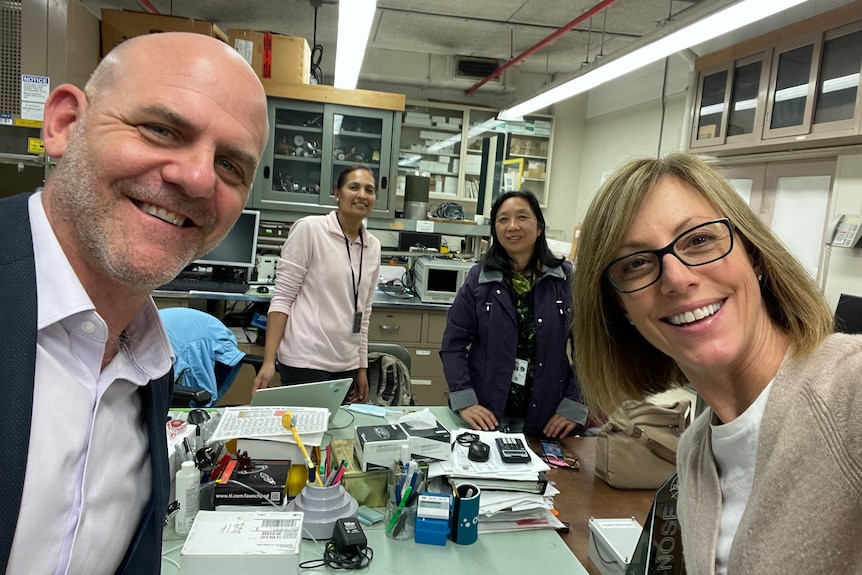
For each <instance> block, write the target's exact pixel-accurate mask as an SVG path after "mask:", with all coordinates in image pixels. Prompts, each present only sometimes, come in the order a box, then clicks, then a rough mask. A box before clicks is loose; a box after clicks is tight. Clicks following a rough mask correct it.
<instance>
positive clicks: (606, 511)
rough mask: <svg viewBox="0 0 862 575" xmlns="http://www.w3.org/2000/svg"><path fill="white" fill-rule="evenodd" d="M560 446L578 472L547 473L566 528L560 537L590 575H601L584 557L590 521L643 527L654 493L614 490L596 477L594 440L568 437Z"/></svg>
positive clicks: (586, 554) (534, 445)
mask: <svg viewBox="0 0 862 575" xmlns="http://www.w3.org/2000/svg"><path fill="white" fill-rule="evenodd" d="M532 443H533V447H534V448H538V447H539V442H538V441H537V440H536V441H533V442H532ZM560 443H562V444H563V450H564V451H565V452H566V455H567V456H571V457H574V458H575V459H577V460H578V461H579V462H580V464H581V469H580V471H571V470H567V469H553V470H551V471H549V472H548V479H549V480H552V481H554V482H555V483H556V485H557V489H559V490H560V493H559V495H557V496H556V497H554V507H555V508H556V509H557V511H559V512H560V517H559V518H560V521H564V522H566V523H568V524H569V532H568V533H567V534H563V535H561V537H562V538H563V540H564V541H565V542H566V545H568V546H569V549H571V550H572V553H574V554H575V556H576V557H577V558H578V559H579V560H580V562H581V563H583V565H584V566H585V567H586V568H587V571H588V572H589V573H590V575H601V573H600V572H599V570H598V569H597V568H596V566H595V565H593V563H592V561H590V559H589V557H588V552H589V545H590V526H589V520H590V518H591V517H594V518H596V519H604V518H628V517H634V518H635V520H636V521H637V522H638V523H640V524H641V525H643V524H644V521H646V517H647V515H648V514H649V510H650V507H652V501H653V498H654V496H655V491H654V490H652V489H616V488H614V487H611V486H610V485H608V484H607V483H605V482H604V481H602V480H601V479H599V478H598V477H596V438H595V437H569V438H566V439H564V440H562V441H561V442H560ZM536 450H537V451H539V450H538V449H536Z"/></svg>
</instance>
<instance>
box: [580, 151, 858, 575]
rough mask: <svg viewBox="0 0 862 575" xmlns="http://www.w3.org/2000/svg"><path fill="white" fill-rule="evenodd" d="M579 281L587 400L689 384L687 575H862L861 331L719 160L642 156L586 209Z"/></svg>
mask: <svg viewBox="0 0 862 575" xmlns="http://www.w3.org/2000/svg"><path fill="white" fill-rule="evenodd" d="M584 221H585V225H584V226H583V229H582V232H581V240H580V246H579V258H578V264H577V269H576V272H575V281H574V286H573V298H574V300H573V301H574V308H575V317H574V333H575V338H574V341H575V356H576V361H577V365H578V373H579V375H580V378H581V385H582V388H583V390H584V395H585V397H586V399H587V403H588V405H589V406H590V409H591V410H593V411H594V412H596V411H598V412H600V413H603V414H607V413H609V412H611V411H612V410H613V409H615V408H616V407H617V406H618V405H619V404H620V403H621V402H622V401H623V400H625V399H630V398H642V397H644V396H647V395H649V394H653V393H656V392H661V391H664V390H667V389H669V388H671V387H673V386H676V385H679V384H682V383H685V382H688V383H690V384H691V385H692V386H693V387H694V389H695V390H696V391H697V393H698V394H699V395H700V397H701V398H703V400H704V401H705V402H706V404H707V405H708V406H709V409H707V410H705V411H704V413H702V414H701V415H700V416H698V418H697V420H696V421H695V423H694V425H693V426H692V427H691V428H690V429H689V430H688V431H686V433H685V434H684V435H683V437H682V439H681V441H680V446H679V451H678V455H677V469H678V472H679V477H680V492H679V509H678V511H679V517H680V523H681V526H682V539H683V549H684V552H685V563H686V569H687V572H688V573H689V574H713V573H717V574H722V573H860V572H862V551H860V547H859V541H862V506H860V504H859V501H860V498H862V427H860V425H859V423H860V422H862V392H860V390H862V387H860V380H862V337H858V336H848V335H841V334H833V333H832V331H833V328H832V325H833V320H832V314H831V312H830V309H829V307H828V306H827V303H826V301H825V300H824V299H823V297H822V296H821V295H820V294H819V292H818V290H817V288H816V286H815V283H814V281H813V279H812V278H811V277H810V276H809V275H808V273H807V272H806V271H805V270H804V269H803V268H802V266H801V265H800V264H799V263H798V262H797V261H796V259H795V258H794V257H793V255H791V254H790V252H788V251H787V249H786V248H785V247H784V245H783V244H782V243H781V242H780V241H779V240H778V239H777V238H776V237H775V236H774V235H773V234H772V232H771V231H770V230H769V228H768V227H767V226H766V225H764V224H763V222H761V220H760V219H759V218H758V216H757V215H756V214H755V213H754V212H753V211H752V210H751V209H750V208H749V207H748V205H747V204H746V203H745V202H744V200H743V199H742V198H741V197H740V196H739V194H737V193H736V191H735V190H734V189H733V188H732V187H731V186H730V185H729V184H728V183H727V181H726V180H724V179H723V178H722V177H721V175H720V174H718V173H717V172H716V171H715V170H714V169H712V168H711V167H709V166H708V165H706V164H705V163H703V162H702V161H701V160H699V159H697V158H695V157H694V156H691V155H686V154H674V155H671V156H669V157H667V158H665V159H661V160H657V159H644V160H637V161H633V162H631V163H629V164H627V165H625V166H623V167H622V168H620V169H618V170H617V171H616V172H615V173H614V174H613V175H612V176H611V177H610V178H609V179H608V181H607V182H606V183H605V184H604V185H603V186H602V188H601V189H600V190H599V191H598V193H597V195H596V197H595V198H594V200H593V202H592V204H591V205H590V208H589V210H588V212H587V214H586V216H585V220H584Z"/></svg>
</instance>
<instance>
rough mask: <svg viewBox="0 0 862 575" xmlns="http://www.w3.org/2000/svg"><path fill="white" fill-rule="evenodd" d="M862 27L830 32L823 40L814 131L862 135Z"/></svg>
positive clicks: (813, 121) (848, 27)
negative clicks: (861, 87)
mask: <svg viewBox="0 0 862 575" xmlns="http://www.w3.org/2000/svg"><path fill="white" fill-rule="evenodd" d="M860 73H862V23H856V24H851V25H849V26H845V27H843V28H839V29H837V30H832V31H830V32H827V33H826V35H825V36H824V39H823V49H822V51H821V63H820V70H819V73H818V75H817V100H816V102H815V104H814V117H813V119H812V126H811V131H812V132H814V133H817V132H821V131H829V132H831V133H837V132H839V131H842V132H848V133H853V132H854V131H856V132H858V127H859V123H860V122H859V119H860V117H862V97H860V91H859V76H860Z"/></svg>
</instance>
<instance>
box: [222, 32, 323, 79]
mask: <svg viewBox="0 0 862 575" xmlns="http://www.w3.org/2000/svg"><path fill="white" fill-rule="evenodd" d="M264 34H265V33H264V32H257V31H254V30H239V29H234V28H231V29H230V30H228V43H229V44H230V45H231V46H233V47H234V49H235V50H236V51H237V52H239V53H240V54H241V55H242V57H243V58H245V60H246V62H248V63H249V64H250V65H251V67H252V68H254V71H255V73H256V74H257V77H258V78H260V81H261V83H262V84H263V87H264V89H265V90H266V91H267V94H269V90H268V89H267V82H280V83H285V84H308V78H309V75H310V74H311V49H310V48H309V47H308V42H306V40H305V38H295V37H293V36H283V35H281V34H272V35H271V36H272V46H271V47H270V48H265V46H264Z"/></svg>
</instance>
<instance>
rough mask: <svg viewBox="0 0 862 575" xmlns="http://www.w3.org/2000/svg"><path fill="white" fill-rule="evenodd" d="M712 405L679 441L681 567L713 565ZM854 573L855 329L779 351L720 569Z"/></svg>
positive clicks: (859, 545) (858, 431) (860, 370)
mask: <svg viewBox="0 0 862 575" xmlns="http://www.w3.org/2000/svg"><path fill="white" fill-rule="evenodd" d="M711 418H712V412H711V410H706V411H705V412H704V413H702V414H701V415H700V416H699V417H698V418H697V420H696V421H695V423H694V425H693V426H692V427H691V428H690V429H689V430H688V431H686V432H685V433H684V434H683V436H682V438H681V440H680V444H679V450H678V455H677V467H678V470H679V475H680V501H679V517H680V523H681V526H682V537H683V549H684V550H685V564H686V570H687V572H688V574H689V575H707V574H713V573H714V572H715V548H716V541H717V538H718V527H719V517H720V514H721V489H720V486H719V481H718V474H717V471H716V467H715V460H714V458H713V456H712V447H711V444H710V433H709V421H710V419H711ZM785 573H793V574H796V573H799V574H803V573H804V574H805V575H813V574H824V575H825V574H829V575H832V574H841V575H844V574H850V573H862V336H849V335H843V334H836V335H832V336H830V337H829V338H828V339H827V340H826V341H825V342H824V343H823V345H822V346H821V347H820V348H819V349H817V350H816V351H815V352H814V353H812V354H811V355H809V356H807V357H805V358H791V357H789V356H788V357H786V358H785V359H784V361H783V362H782V364H781V367H780V368H779V370H778V373H777V374H776V376H775V380H774V383H773V386H772V390H771V391H770V394H769V399H768V402H767V404H766V411H765V412H764V414H763V421H762V423H761V427H760V440H759V444H758V448H757V463H756V466H755V473H754V484H753V485H752V489H751V496H750V498H749V500H748V505H747V506H746V508H745V512H744V514H743V516H742V520H741V521H740V524H739V529H738V530H737V532H736V536H735V537H734V540H733V545H732V546H731V549H730V559H729V562H728V574H729V575H752V574H785Z"/></svg>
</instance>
